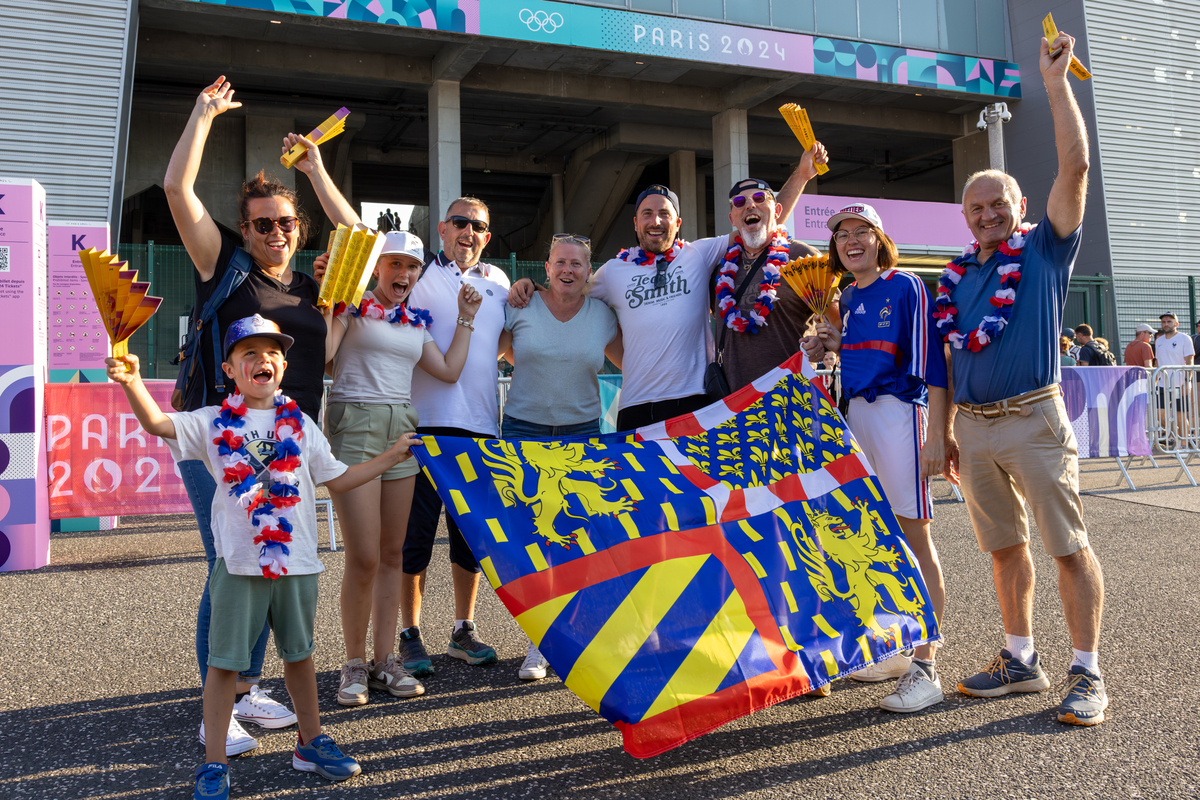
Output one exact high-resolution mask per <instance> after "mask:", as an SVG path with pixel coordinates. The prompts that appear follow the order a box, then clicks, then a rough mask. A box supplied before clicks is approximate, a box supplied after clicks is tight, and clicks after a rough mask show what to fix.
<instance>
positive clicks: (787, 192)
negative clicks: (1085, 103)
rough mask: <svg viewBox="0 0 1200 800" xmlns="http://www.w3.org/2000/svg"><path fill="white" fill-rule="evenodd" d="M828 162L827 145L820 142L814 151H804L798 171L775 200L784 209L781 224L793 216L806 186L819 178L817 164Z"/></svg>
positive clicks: (795, 170) (814, 146)
mask: <svg viewBox="0 0 1200 800" xmlns="http://www.w3.org/2000/svg"><path fill="white" fill-rule="evenodd" d="M828 160H829V154H828V153H827V152H825V145H823V144H821V143H820V142H817V143H816V144H814V145H813V149H812V150H805V151H804V155H803V156H802V157H801V158H800V163H799V164H797V165H796V169H794V170H792V174H791V175H790V176H789V177H788V179H787V182H786V183H784V184H783V187H782V188H781V189H780V190H779V196H778V197H776V198H775V202H777V203H778V204H779V205H780V206H781V207H782V209H783V210H782V211H780V212H779V215H778V221H779V223H780V224H783V221H784V220H786V219H787V218H788V217H790V216H791V215H792V211H793V210H795V208H796V203H797V202H798V201H799V200H800V195H801V194H803V193H804V187H805V185H806V184H807V183H808V182H809V181H810V180H812V179H813V178H815V177H817V164H824V163H825V162H827V161H828Z"/></svg>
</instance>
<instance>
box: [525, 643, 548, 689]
mask: <svg viewBox="0 0 1200 800" xmlns="http://www.w3.org/2000/svg"><path fill="white" fill-rule="evenodd" d="M549 666H550V662H548V661H546V657H545V656H543V655H542V651H540V650H538V649H537V648H536V647H534V646H533V642H530V643H529V650H528V652H526V654H525V660H524V661H522V662H521V669H520V670H518V671H517V675H519V676H520V678H521V680H523V681H537V680H541V679H542V678H544V677H546V668H547V667H549Z"/></svg>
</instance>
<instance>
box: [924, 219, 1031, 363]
mask: <svg viewBox="0 0 1200 800" xmlns="http://www.w3.org/2000/svg"><path fill="white" fill-rule="evenodd" d="M1036 227H1037V226H1036V225H1030V224H1029V223H1028V222H1023V223H1021V227H1020V228H1018V229H1017V232H1016V233H1014V234H1013V235H1012V237H1011V238H1010V239H1009V240H1008V241H1007V242H1004V243H1002V244H1001V245H1000V247H999V248H997V250H996V262H997V263H998V264H999V268H998V269H997V272H999V274H1000V288H999V289H997V290H996V294H994V295H993V296H992V298H991V300H989V301H988V302H990V303H991V304H992V306H993V307H994V308H995V309H996V310H995V312H994V313H992V314H990V315H988V316H986V317H984V318H983V320H982V321H980V323H979V327H977V328H976V329H975V330H973V331H971V332H970V333H968V334H967V335H965V336H964V335H963V334H962V332H961V331H959V329H958V326H957V325H956V324H955V322H954V317H955V315H956V314H958V307H957V306H955V305H954V298H953V296H952V292H953V291H954V289H955V288H956V287H957V286H958V282H959V281H960V280H962V276H963V275H964V274H966V271H967V268H966V267H965V266H963V264H965V263H966V261H967V260H968V259H970V258H971V257H972V256H974V255H975V254H976V253H978V252H979V243H978V242H971V243H970V244H969V245H967V247H966V249H964V250H963V254H962V255H961V256H959V257H958V258H956V259H954V260H953V261H951V262H950V263H949V264H947V265H946V268H945V269H944V270H942V277H941V278H939V279H938V290H937V300H936V301H935V308H934V312H933V318H934V319H936V320H937V329H938V333H940V334H941V335H942V341H943V342H949V343H950V344H951V345H952V346H953V347H954V349H956V350H961V349H963V346H964V344H965V345H966V348H967V349H968V350H970V351H971V352H972V353H978V352H979V351H980V350H981V349H983V347H984V346H985V345H987V344H988V343H989V342H991V341H992V340H993V339H999V338H1000V335H1001V334H1002V333H1004V329H1005V327H1007V326H1008V321H1009V320H1010V319H1011V318H1012V312H1013V301H1014V300H1016V297H1017V284H1018V283H1020V281H1021V251H1022V250H1024V249H1025V240H1026V239H1027V238H1028V237H1029V234H1030V233H1031V232H1032V231H1033V229H1034V228H1036Z"/></svg>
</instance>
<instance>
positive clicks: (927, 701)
mask: <svg viewBox="0 0 1200 800" xmlns="http://www.w3.org/2000/svg"><path fill="white" fill-rule="evenodd" d="M943 698H945V695H944V694H943V693H942V679H941V676H939V675H937V673H936V671H935V673H934V678H933V680H930V679H929V676H928V675H926V674H925V670H923V669H921V665H920V664H913V665H912V666H910V667H909V668H908V672H905V673H904V674H903V675H901V676H900V680H898V681H896V691H894V692H892V693H891V694H889V695H888V696H887V697H885V698H883V699H882V700H880V701H879V707H880V708H882V709H883V710H884V711H896V712H898V713H901V714H909V713H912V712H913V711H920V710H921V709H923V708H929V707H930V706H932V705H936V704H938V703H940V702H942V700H943Z"/></svg>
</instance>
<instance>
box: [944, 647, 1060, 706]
mask: <svg viewBox="0 0 1200 800" xmlns="http://www.w3.org/2000/svg"><path fill="white" fill-rule="evenodd" d="M1049 688H1050V679H1049V678H1048V677H1046V673H1045V672H1043V671H1042V665H1041V662H1040V660H1039V658H1038V654H1037V653H1034V654H1033V663H1032V664H1026V663H1025V662H1023V661H1022V660H1021V659H1019V658H1014V657H1013V654H1012V653H1010V652H1008V651H1007V650H1001V651H1000V655H998V656H996V657H995V658H994V659H992V663H990V664H988V665H987V666H986V667H984V668H983V671H982V672H979V673H976V674H975V675H972V676H971V677H969V678H967V679H966V680H964V681H963V682H962V683H960V684H959V685H958V690H959V691H960V692H962V693H963V694H969V695H971V696H972V697H1000V696H1001V695H1006V694H1011V693H1012V692H1041V691H1044V690H1046V689H1049Z"/></svg>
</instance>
